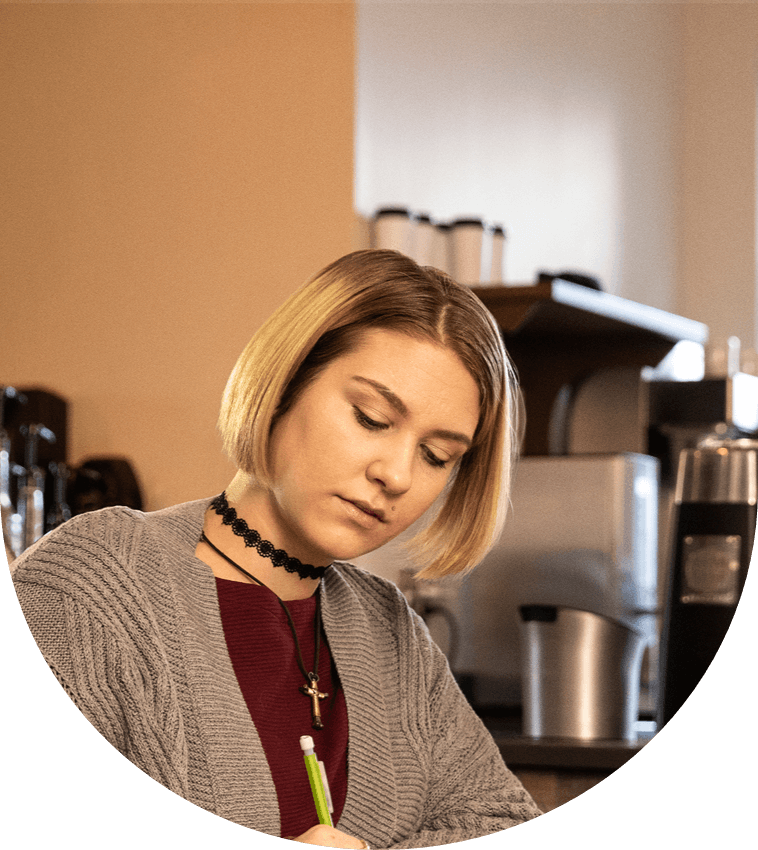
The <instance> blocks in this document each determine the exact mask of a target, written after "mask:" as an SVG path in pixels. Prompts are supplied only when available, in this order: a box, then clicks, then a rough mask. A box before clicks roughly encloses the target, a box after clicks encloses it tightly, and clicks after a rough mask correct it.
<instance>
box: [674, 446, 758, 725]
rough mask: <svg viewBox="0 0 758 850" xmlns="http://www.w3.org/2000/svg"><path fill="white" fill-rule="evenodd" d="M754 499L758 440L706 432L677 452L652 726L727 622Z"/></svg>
mask: <svg viewBox="0 0 758 850" xmlns="http://www.w3.org/2000/svg"><path fill="white" fill-rule="evenodd" d="M757 503H758V440H750V439H718V438H714V437H709V438H706V439H704V440H703V441H701V443H700V444H699V445H698V447H697V448H694V449H685V450H684V451H682V453H681V455H680V460H679V467H678V475H677V484H676V497H675V512H676V517H675V546H674V560H673V564H672V569H671V571H670V575H669V584H668V591H667V598H666V613H665V621H664V625H663V632H662V635H661V656H660V657H661V675H660V681H661V684H662V687H661V693H660V699H659V710H658V722H659V726H661V725H663V724H664V723H666V722H668V721H669V720H670V719H671V717H672V716H673V715H674V714H675V713H676V712H677V711H678V710H679V708H681V706H682V704H683V703H684V701H685V700H686V699H687V697H689V695H690V694H691V693H692V691H693V690H694V689H695V686H696V685H697V684H698V682H699V681H700V679H701V678H702V676H703V674H704V673H705V671H706V669H707V668H708V666H709V665H710V663H711V662H712V661H713V658H714V656H715V655H716V652H717V651H718V648H719V646H720V645H721V642H722V640H723V639H724V635H725V634H726V632H727V629H728V628H729V624H730V623H731V621H732V617H733V616H734V612H735V609H736V608H737V603H738V602H739V600H740V595H741V593H742V588H743V586H744V584H745V578H746V576H747V570H748V566H749V563H750V556H751V552H752V547H753V540H754V536H755V525H756V504H757Z"/></svg>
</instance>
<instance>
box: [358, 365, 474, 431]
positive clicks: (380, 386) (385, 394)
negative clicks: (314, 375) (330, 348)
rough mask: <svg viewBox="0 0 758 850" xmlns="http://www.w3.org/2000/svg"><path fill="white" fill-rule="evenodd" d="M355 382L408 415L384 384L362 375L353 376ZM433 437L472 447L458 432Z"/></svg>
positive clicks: (406, 410)
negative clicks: (370, 389) (366, 387)
mask: <svg viewBox="0 0 758 850" xmlns="http://www.w3.org/2000/svg"><path fill="white" fill-rule="evenodd" d="M353 380H354V381H358V382H359V383H361V384H368V385H369V386H370V387H373V388H374V389H375V390H376V391H377V392H378V393H379V394H380V395H381V396H382V397H383V398H385V399H386V400H387V401H388V402H389V404H391V405H392V407H393V408H394V409H395V410H396V411H397V412H398V413H399V414H400V415H401V416H407V415H408V408H407V407H406V406H405V402H403V400H402V399H401V398H400V396H398V395H397V394H396V393H393V392H392V390H391V389H390V388H389V387H385V385H384V384H380V383H379V381H374V380H372V379H371V378H364V377H363V376H362V375H353ZM431 436H433V437H439V438H440V439H443V440H453V441H455V442H456V443H463V444H464V445H465V446H466V447H468V448H470V447H471V438H470V437H467V436H466V435H465V434H461V433H459V432H458V431H447V430H445V429H437V430H435V431H434V432H433V433H432V434H431Z"/></svg>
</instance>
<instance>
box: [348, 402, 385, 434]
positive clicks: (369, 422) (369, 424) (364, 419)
mask: <svg viewBox="0 0 758 850" xmlns="http://www.w3.org/2000/svg"><path fill="white" fill-rule="evenodd" d="M353 412H354V413H355V418H356V419H357V420H358V423H359V424H360V425H362V426H363V427H364V428H367V429H368V430H369V431H384V430H386V429H387V428H389V427H390V426H389V425H388V424H387V423H386V422H377V421H376V420H375V419H371V417H369V416H366V414H365V413H364V412H363V411H362V410H361V409H360V407H353Z"/></svg>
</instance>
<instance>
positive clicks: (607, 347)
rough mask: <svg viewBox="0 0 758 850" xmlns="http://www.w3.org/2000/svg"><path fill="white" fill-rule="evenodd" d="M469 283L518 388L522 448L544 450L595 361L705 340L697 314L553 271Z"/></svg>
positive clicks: (643, 359)
mask: <svg viewBox="0 0 758 850" xmlns="http://www.w3.org/2000/svg"><path fill="white" fill-rule="evenodd" d="M472 291H473V292H474V293H475V294H476V295H477V296H478V297H479V298H480V299H481V301H482V302H483V303H484V304H485V306H486V307H487V308H488V309H489V311H490V312H491V313H492V315H493V316H494V317H495V320H496V321H497V323H498V325H499V326H500V328H501V330H502V332H503V340H504V342H505V346H506V348H507V350H508V353H509V354H510V356H511V359H512V360H513V363H514V365H515V367H516V370H517V371H518V375H519V382H520V385H521V388H522V391H523V393H524V401H525V406H526V416H527V426H526V434H525V440H524V454H526V455H546V454H550V444H549V431H550V427H551V417H552V416H553V412H554V409H555V406H556V402H557V400H558V398H559V397H560V398H562V399H563V400H565V399H566V398H567V397H568V396H570V395H571V393H573V392H575V391H576V389H577V388H578V386H579V385H580V384H581V382H582V381H583V380H585V379H586V378H588V377H589V376H590V375H592V374H593V373H594V372H596V371H597V370H599V369H603V368H608V367H613V366H626V367H639V368H642V367H643V366H657V365H658V364H659V363H660V362H661V360H662V359H663V358H664V357H665V356H666V355H667V354H668V353H669V351H671V349H672V348H673V347H674V345H676V343H678V342H681V341H683V340H688V341H691V342H696V343H700V344H702V343H704V342H705V341H706V340H707V338H708V328H707V327H706V325H703V324H701V323H700V322H695V321H692V320H691V319H685V318H684V317H682V316H677V315H674V314H673V313H667V312H666V311H665V310H659V309H658V308H656V307H648V306H647V305H645V304H639V303H637V302H635V301H629V300H627V299H625V298H619V297H618V296H616V295H611V294H609V293H607V292H599V291H597V290H595V289H590V288H588V287H586V286H581V285H580V284H577V283H571V282H570V281H567V280H561V279H559V278H556V279H555V280H552V281H546V282H541V283H537V284H534V285H531V286H479V287H472Z"/></svg>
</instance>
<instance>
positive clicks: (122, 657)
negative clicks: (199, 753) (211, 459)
mask: <svg viewBox="0 0 758 850" xmlns="http://www.w3.org/2000/svg"><path fill="white" fill-rule="evenodd" d="M138 536H139V534H138V528H135V527H132V528H130V529H129V530H128V532H127V538H125V539H114V538H113V532H112V531H111V530H110V526H109V525H108V524H107V523H105V522H103V521H102V518H101V517H99V516H97V515H84V516H82V517H81V518H79V517H77V518H75V519H74V520H72V521H70V522H69V523H67V524H66V525H64V526H62V527H61V528H60V529H58V530H56V531H55V532H52V533H51V534H49V535H47V536H46V537H44V538H43V539H42V540H41V541H39V543H38V544H37V545H36V546H34V547H33V548H32V549H30V550H28V552H27V553H25V554H24V555H23V556H22V558H21V559H19V561H18V562H17V563H16V565H14V574H13V580H14V584H15V587H16V592H17V594H18V598H19V602H20V604H21V608H22V610H23V612H24V615H25V617H26V620H27V623H28V625H29V628H30V630H31V632H32V634H33V636H34V638H35V640H36V641H37V645H38V646H39V648H40V650H41V652H42V654H43V656H44V657H45V660H46V661H47V663H48V665H49V666H50V668H51V669H52V671H53V673H54V674H55V676H56V677H57V679H58V681H59V682H60V683H61V685H62V686H63V688H64V689H65V690H66V692H67V693H68V695H69V696H70V697H71V699H72V700H73V701H74V702H75V703H76V705H77V706H78V708H79V709H80V710H81V711H82V713H83V714H84V715H85V716H86V717H87V719H88V720H89V721H90V722H91V723H92V725H93V726H94V727H95V728H96V729H97V730H98V731H99V732H100V733H101V734H102V735H103V736H104V737H105V738H106V739H107V740H108V741H109V742H110V743H111V744H112V745H113V746H114V747H116V749H118V750H119V751H120V752H121V753H122V754H123V755H124V756H126V757H127V758H128V759H130V760H131V761H132V762H134V764H136V765H137V766H138V767H139V768H141V769H142V770H143V771H145V773H147V774H148V775H150V776H151V777H153V778H154V779H156V780H157V781H158V782H161V783H162V784H164V785H166V786H167V787H168V788H170V789H171V790H173V791H176V792H177V793H179V794H181V795H182V796H186V794H187V783H186V763H187V752H186V745H185V741H184V733H183V728H182V723H181V717H180V714H179V711H178V705H177V700H176V695H175V693H174V692H173V685H172V682H171V680H170V677H169V676H168V667H167V664H166V663H165V659H164V658H162V650H161V647H160V646H159V645H157V644H156V642H155V641H154V640H152V639H151V636H152V635H153V634H154V633H155V629H154V628H152V627H151V624H150V622H149V620H150V612H149V606H148V605H147V604H146V603H145V600H144V599H141V595H140V587H139V582H138V581H137V580H136V578H135V576H134V575H133V574H132V572H131V571H130V569H129V568H128V567H127V566H125V563H124V560H125V554H126V555H127V556H128V551H129V549H130V547H132V546H133V545H134V544H135V542H136V539H137V538H138Z"/></svg>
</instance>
